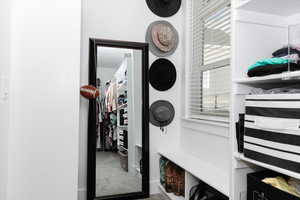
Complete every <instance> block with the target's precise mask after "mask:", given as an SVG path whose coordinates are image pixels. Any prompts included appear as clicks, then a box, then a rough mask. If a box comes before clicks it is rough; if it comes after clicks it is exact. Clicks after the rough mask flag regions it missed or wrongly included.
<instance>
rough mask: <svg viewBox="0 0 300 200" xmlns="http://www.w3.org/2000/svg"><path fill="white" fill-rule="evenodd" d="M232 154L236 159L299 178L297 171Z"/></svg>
mask: <svg viewBox="0 0 300 200" xmlns="http://www.w3.org/2000/svg"><path fill="white" fill-rule="evenodd" d="M234 156H235V158H236V159H240V160H243V161H246V162H248V163H251V164H254V165H257V166H260V167H263V168H266V169H270V170H273V171H276V172H279V173H281V174H285V175H287V176H290V177H294V178H297V179H300V174H298V173H295V172H292V171H289V170H285V169H282V168H279V167H276V166H273V165H268V164H266V163H262V162H258V161H256V160H252V159H249V158H246V157H245V156H244V155H243V154H240V153H236V154H234Z"/></svg>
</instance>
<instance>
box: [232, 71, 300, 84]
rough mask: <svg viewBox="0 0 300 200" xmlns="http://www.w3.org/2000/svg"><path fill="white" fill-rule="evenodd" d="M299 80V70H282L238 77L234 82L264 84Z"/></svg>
mask: <svg viewBox="0 0 300 200" xmlns="http://www.w3.org/2000/svg"><path fill="white" fill-rule="evenodd" d="M299 81H300V71H294V72H284V73H281V74H273V75H268V76H262V77H252V78H240V79H236V80H235V83H240V84H244V85H253V84H266V83H280V82H281V83H286V82H291V83H292V82H299Z"/></svg>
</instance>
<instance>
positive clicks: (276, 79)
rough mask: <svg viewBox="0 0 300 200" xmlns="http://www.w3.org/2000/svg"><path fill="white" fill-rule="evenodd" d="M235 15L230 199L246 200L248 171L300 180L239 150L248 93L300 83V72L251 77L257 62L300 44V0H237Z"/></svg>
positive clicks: (293, 173)
mask: <svg viewBox="0 0 300 200" xmlns="http://www.w3.org/2000/svg"><path fill="white" fill-rule="evenodd" d="M232 5H233V10H232V11H233V15H232V26H233V27H232V50H233V51H232V52H233V54H232V65H231V68H232V106H231V112H232V115H231V123H230V129H231V131H230V133H231V142H230V144H231V150H232V163H231V181H230V182H231V184H230V191H231V194H230V199H232V200H246V193H247V174H248V173H251V172H255V171H257V170H262V169H269V170H273V171H276V172H279V173H282V174H286V175H288V176H291V177H294V178H298V179H300V174H299V173H296V172H292V171H289V170H285V169H282V168H279V167H276V166H272V165H269V164H266V163H263V162H258V161H256V160H253V159H249V158H247V157H245V156H244V155H243V154H241V153H237V142H236V129H235V122H237V121H238V115H239V113H244V112H245V103H244V101H245V95H248V94H249V92H250V91H251V90H252V89H253V88H263V89H271V88H275V87H280V86H287V85H289V84H290V85H294V84H300V71H293V72H284V73H281V74H274V75H268V76H262V77H252V78H249V77H247V74H246V73H247V69H248V67H249V66H250V65H252V64H254V63H255V62H256V61H258V60H261V59H264V58H270V57H272V52H274V51H275V50H277V49H279V48H282V47H283V46H284V45H288V44H300V35H299V31H300V26H299V25H297V24H299V23H300V0H233V1H232Z"/></svg>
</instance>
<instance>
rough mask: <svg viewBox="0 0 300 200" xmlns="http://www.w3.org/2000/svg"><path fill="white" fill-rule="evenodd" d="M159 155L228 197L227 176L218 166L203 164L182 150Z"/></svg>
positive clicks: (162, 152)
mask: <svg viewBox="0 0 300 200" xmlns="http://www.w3.org/2000/svg"><path fill="white" fill-rule="evenodd" d="M159 154H160V155H161V156H164V157H165V158H167V159H169V160H170V161H172V162H174V163H175V164H177V165H178V166H180V167H181V168H183V169H184V170H185V171H186V172H188V173H190V174H191V175H193V176H194V177H196V178H198V179H200V180H202V181H203V182H205V183H206V184H208V185H210V186H211V187H213V188H215V189H216V190H218V191H220V192H222V193H223V194H225V195H227V196H229V187H228V183H229V174H228V172H227V171H222V170H221V169H219V168H218V166H215V165H212V164H210V163H205V162H203V161H202V160H200V159H198V158H196V157H194V156H191V155H189V154H187V153H184V151H182V150H176V151H171V152H169V151H164V150H161V151H159Z"/></svg>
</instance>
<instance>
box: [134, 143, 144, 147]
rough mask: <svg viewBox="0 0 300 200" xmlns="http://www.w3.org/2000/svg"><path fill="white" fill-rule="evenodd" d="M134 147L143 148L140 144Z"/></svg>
mask: <svg viewBox="0 0 300 200" xmlns="http://www.w3.org/2000/svg"><path fill="white" fill-rule="evenodd" d="M135 146H136V147H138V148H142V147H143V146H142V145H141V144H135Z"/></svg>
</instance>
